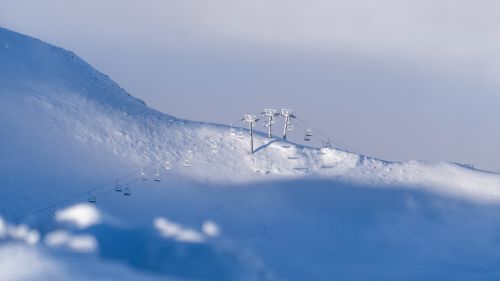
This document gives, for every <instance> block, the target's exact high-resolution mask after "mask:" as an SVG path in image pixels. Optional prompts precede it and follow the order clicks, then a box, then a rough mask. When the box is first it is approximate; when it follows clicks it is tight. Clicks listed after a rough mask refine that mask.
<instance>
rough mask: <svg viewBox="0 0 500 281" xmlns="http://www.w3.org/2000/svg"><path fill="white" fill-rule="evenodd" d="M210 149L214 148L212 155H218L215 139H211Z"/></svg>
mask: <svg viewBox="0 0 500 281" xmlns="http://www.w3.org/2000/svg"><path fill="white" fill-rule="evenodd" d="M210 147H211V148H212V153H217V152H218V150H217V143H216V142H215V140H214V139H212V138H210Z"/></svg>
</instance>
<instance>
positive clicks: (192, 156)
mask: <svg viewBox="0 0 500 281" xmlns="http://www.w3.org/2000/svg"><path fill="white" fill-rule="evenodd" d="M186 158H187V159H193V158H194V152H193V151H192V150H189V151H188V153H187V155H186Z"/></svg>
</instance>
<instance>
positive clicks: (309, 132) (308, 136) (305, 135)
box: [304, 129, 313, 141]
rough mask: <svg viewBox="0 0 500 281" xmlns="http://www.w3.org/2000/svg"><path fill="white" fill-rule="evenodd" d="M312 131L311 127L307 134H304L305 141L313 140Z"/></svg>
mask: <svg viewBox="0 0 500 281" xmlns="http://www.w3.org/2000/svg"><path fill="white" fill-rule="evenodd" d="M312 135H313V134H312V131H311V129H307V130H306V132H305V134H304V140H305V141H310V140H311V137H312Z"/></svg>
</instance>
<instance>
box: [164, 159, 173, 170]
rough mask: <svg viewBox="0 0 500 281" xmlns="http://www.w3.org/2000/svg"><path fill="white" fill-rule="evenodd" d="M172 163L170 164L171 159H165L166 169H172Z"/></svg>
mask: <svg viewBox="0 0 500 281" xmlns="http://www.w3.org/2000/svg"><path fill="white" fill-rule="evenodd" d="M171 169H172V165H170V161H165V170H171Z"/></svg>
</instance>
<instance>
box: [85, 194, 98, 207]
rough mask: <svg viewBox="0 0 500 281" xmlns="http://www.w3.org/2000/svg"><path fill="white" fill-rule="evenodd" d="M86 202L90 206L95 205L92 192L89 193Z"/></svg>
mask: <svg viewBox="0 0 500 281" xmlns="http://www.w3.org/2000/svg"><path fill="white" fill-rule="evenodd" d="M87 201H88V202H89V203H92V204H95V203H96V202H97V200H96V198H95V196H94V195H92V192H89V198H88V199H87Z"/></svg>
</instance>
